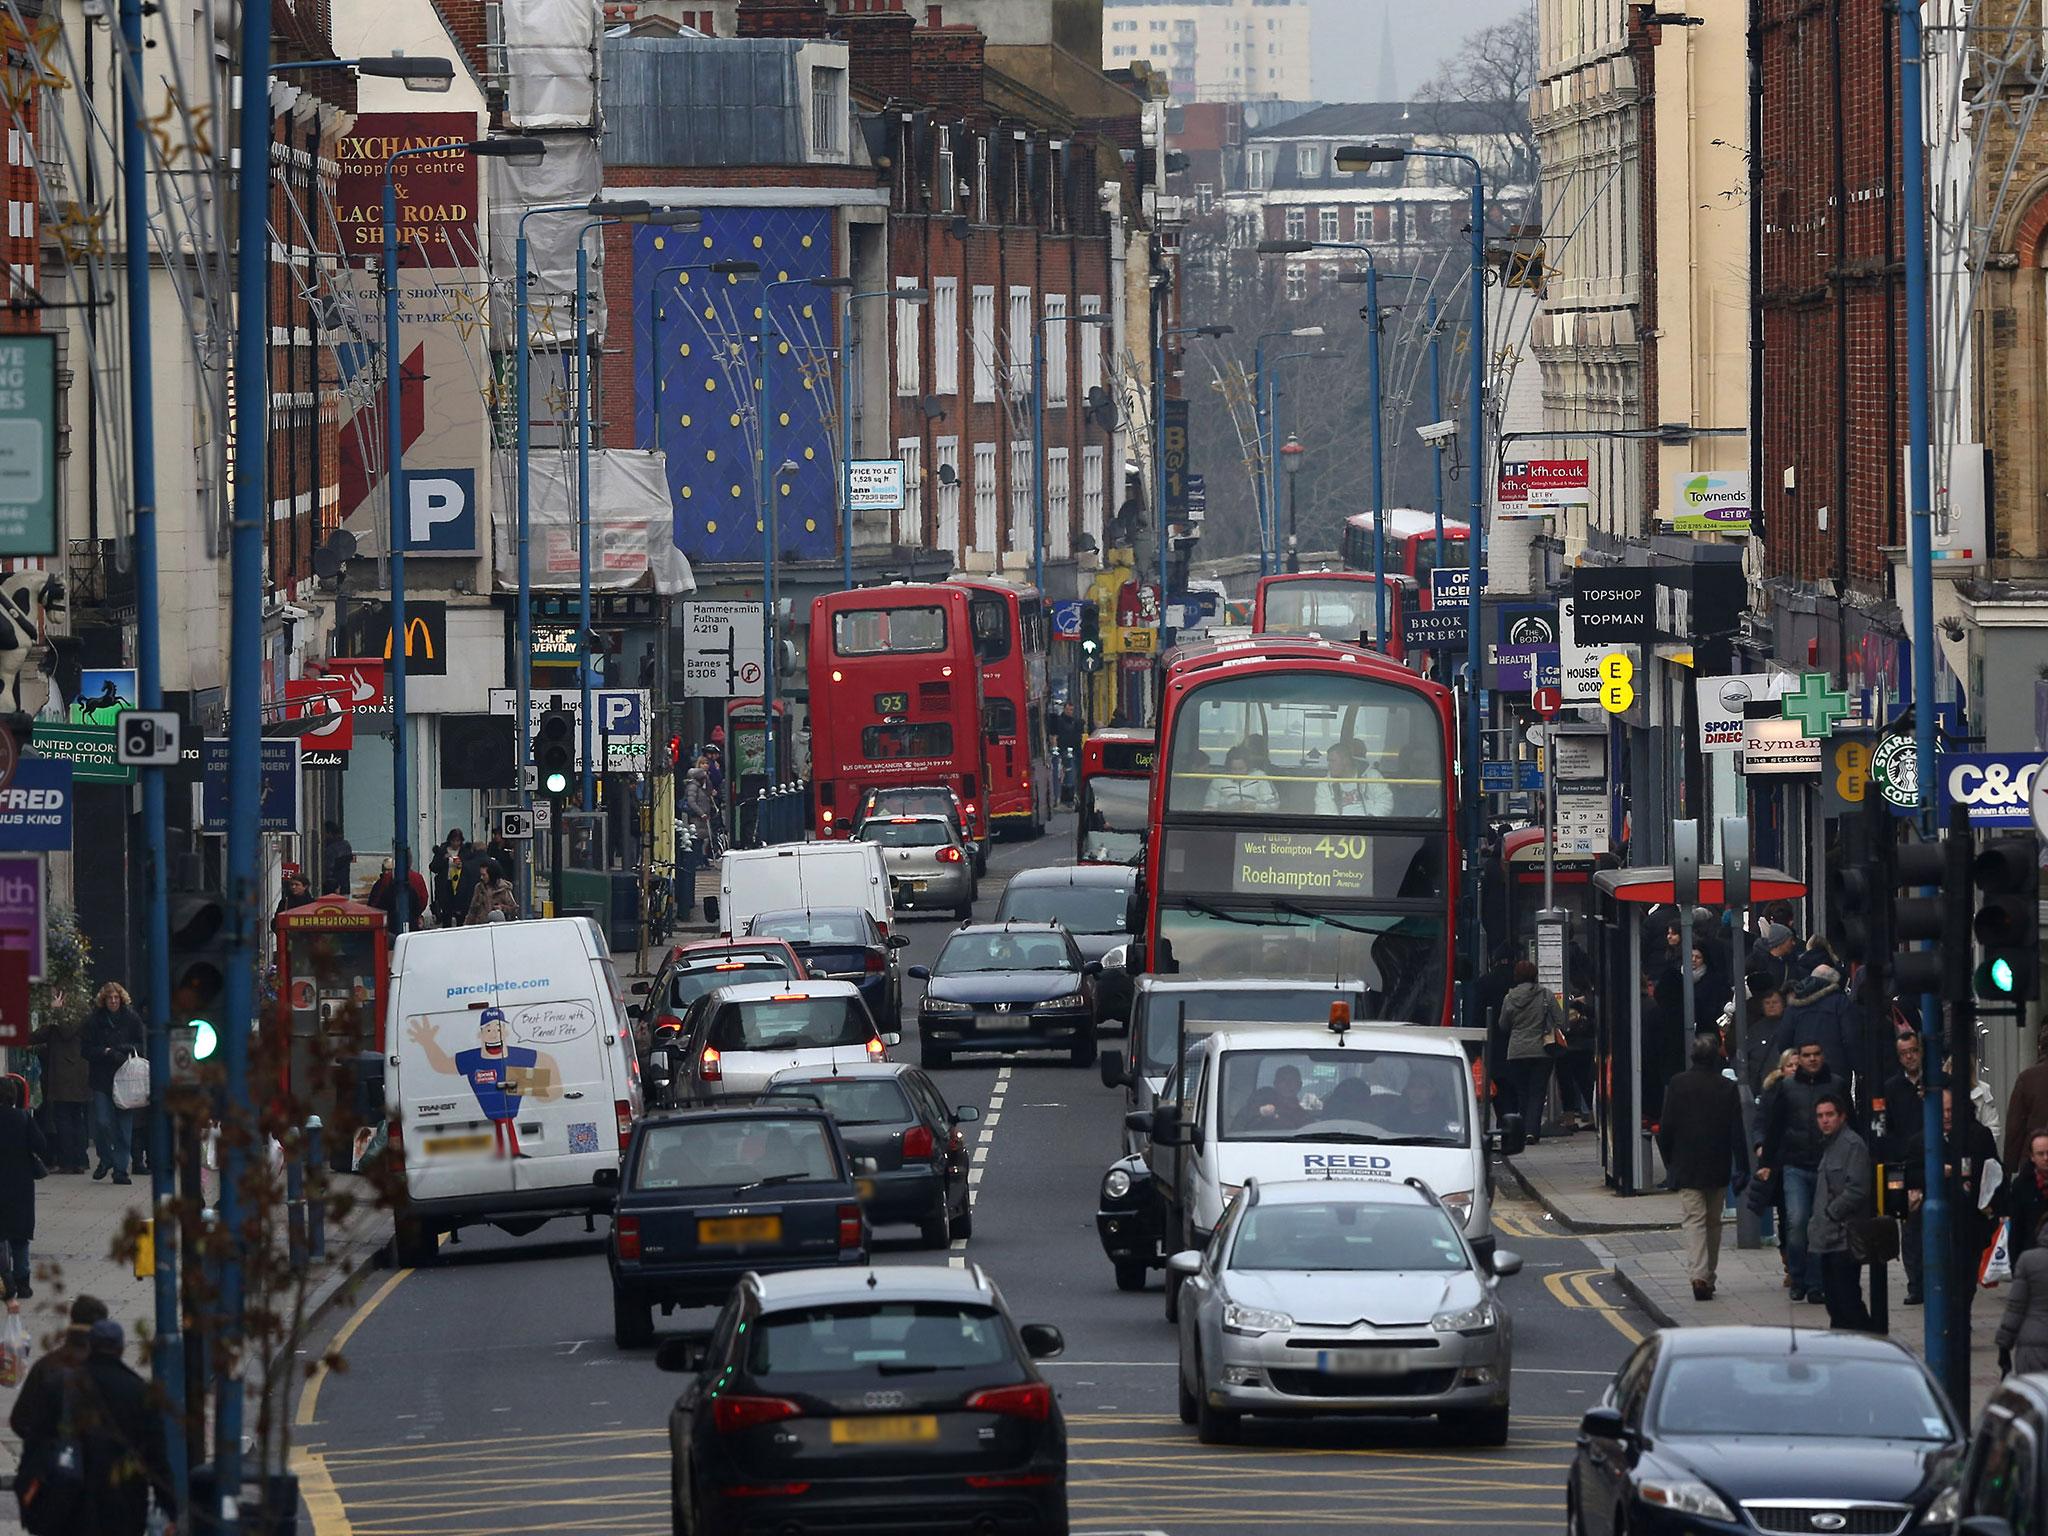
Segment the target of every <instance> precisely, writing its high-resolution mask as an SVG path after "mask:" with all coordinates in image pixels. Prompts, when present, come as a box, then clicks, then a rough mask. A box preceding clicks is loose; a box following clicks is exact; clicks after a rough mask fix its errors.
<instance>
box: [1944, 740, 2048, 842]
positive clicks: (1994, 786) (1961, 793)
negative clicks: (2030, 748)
mask: <svg viewBox="0 0 2048 1536" xmlns="http://www.w3.org/2000/svg"><path fill="white" fill-rule="evenodd" d="M1938 761H1939V762H1940V764H1941V808H1942V810H1943V812H1946V811H1947V810H1948V809H1949V807H1951V806H1956V805H1960V806H1963V807H1965V808H1966V809H1967V810H1968V811H1969V813H1970V825H1971V826H1973V827H2025V826H2027V825H2028V823H2029V820H2030V813H2029V804H2030V801H2031V800H2032V797H2033V793H2034V779H2035V776H2036V775H2037V774H2038V773H2039V772H2040V771H2041V760H2040V759H2039V758H2038V757H2035V756H2033V755H2032V754H2031V753H2026V752H1958V753H1952V754H1947V755H1944V756H1943V757H1941V758H1940V759H1938Z"/></svg>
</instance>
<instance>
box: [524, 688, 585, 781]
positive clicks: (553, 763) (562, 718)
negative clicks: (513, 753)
mask: <svg viewBox="0 0 2048 1536" xmlns="http://www.w3.org/2000/svg"><path fill="white" fill-rule="evenodd" d="M533 766H534V773H535V776H536V777H537V778H538V779H539V781H540V787H541V792H542V793H543V794H549V795H565V794H567V793H568V792H569V782H570V780H572V779H573V778H575V776H576V716H575V715H574V714H572V713H570V712H569V711H568V710H566V709H564V708H562V706H561V705H559V704H550V705H549V706H548V707H547V708H546V709H545V710H543V711H541V717H540V724H539V726H538V727H536V728H535V730H534V733H533Z"/></svg>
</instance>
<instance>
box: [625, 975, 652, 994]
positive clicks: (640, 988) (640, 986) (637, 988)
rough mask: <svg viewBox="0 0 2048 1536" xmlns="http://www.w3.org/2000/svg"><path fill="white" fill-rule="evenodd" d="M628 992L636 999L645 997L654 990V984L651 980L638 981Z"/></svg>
mask: <svg viewBox="0 0 2048 1536" xmlns="http://www.w3.org/2000/svg"><path fill="white" fill-rule="evenodd" d="M626 990H627V991H629V992H631V993H632V994H633V995H634V996H635V997H645V996H646V995H647V994H648V993H650V992H652V991H653V990H654V982H653V981H652V979H649V980H647V981H636V982H634V983H633V985H632V986H630V987H628V988H627V989H626Z"/></svg>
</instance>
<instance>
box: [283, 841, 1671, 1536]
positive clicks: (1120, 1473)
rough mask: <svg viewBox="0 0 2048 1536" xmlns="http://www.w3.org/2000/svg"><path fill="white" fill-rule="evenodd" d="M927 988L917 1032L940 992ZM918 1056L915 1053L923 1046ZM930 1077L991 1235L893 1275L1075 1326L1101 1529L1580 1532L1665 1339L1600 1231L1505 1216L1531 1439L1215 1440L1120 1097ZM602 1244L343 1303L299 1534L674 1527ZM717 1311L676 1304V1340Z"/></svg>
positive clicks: (1080, 1439)
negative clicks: (1567, 1506)
mask: <svg viewBox="0 0 2048 1536" xmlns="http://www.w3.org/2000/svg"><path fill="white" fill-rule="evenodd" d="M1072 857H1073V822H1072V821H1071V819H1070V818H1067V817H1064V816H1062V817H1061V818H1060V819H1059V821H1057V822H1056V823H1055V825H1054V827H1053V829H1052V831H1051V832H1050V833H1049V834H1048V835H1047V836H1046V837H1044V838H1042V839H1039V840H1038V841H1035V842H1002V843H998V844H997V845H996V848H995V850H994V852H993V856H992V865H991V869H990V872H989V876H988V877H987V878H985V879H984V880H983V882H982V900H981V903H980V905H979V907H978V908H977V915H978V916H982V917H986V916H988V915H989V914H990V913H991V912H992V911H993V908H994V903H995V900H996V896H997V893H998V892H999V890H1000V889H1001V887H1002V885H1003V883H1004V881H1005V880H1006V879H1007V878H1008V876H1009V875H1011V874H1013V873H1015V872H1016V871H1017V870H1019V869H1023V868H1030V867H1035V866H1042V865H1049V864H1053V863H1057V862H1061V861H1065V860H1068V859H1071V858H1072ZM952 928H953V924H952V922H951V920H950V919H929V918H923V917H913V918H908V919H906V920H905V921H904V922H903V924H902V927H901V930H900V931H901V932H903V933H904V934H906V935H907V936H908V937H909V939H910V947H909V948H908V949H906V950H905V951H903V956H902V958H903V962H904V964H905V965H906V966H907V965H912V964H918V963H926V962H929V961H930V960H931V959H932V958H933V957H934V956H935V955H936V953H937V951H938V949H939V946H940V945H941V943H943V941H944V939H945V937H946V935H947V934H949V933H950V932H951V931H952ZM905 994H906V996H905V1012H906V1015H907V1016H909V1017H911V1018H913V1019H914V1017H915V1009H916V1003H917V984H916V983H915V982H909V983H906V987H905ZM1112 1038H1113V1037H1112ZM901 1054H903V1055H906V1056H908V1057H909V1058H910V1059H912V1060H914V1059H915V1044H914V1034H913V1036H912V1038H911V1040H910V1041H908V1042H906V1046H905V1047H904V1048H903V1050H902V1052H901ZM932 1076H933V1079H934V1081H935V1082H936V1083H937V1084H938V1086H939V1089H940V1091H941V1093H943V1094H944V1095H945V1096H946V1098H947V1100H948V1101H949V1102H951V1103H954V1104H973V1105H975V1106H977V1107H978V1108H979V1109H981V1111H982V1118H981V1119H980V1121H979V1122H978V1123H976V1124H975V1125H973V1126H970V1127H969V1130H970V1132H971V1134H972V1135H973V1137H974V1140H973V1147H974V1160H973V1165H972V1169H971V1172H970V1175H969V1177H970V1182H971V1185H972V1188H973V1191H974V1202H975V1205H974V1209H975V1224H974V1235H973V1236H972V1238H963V1239H958V1240H956V1241H955V1242H954V1243H953V1244H952V1245H950V1247H949V1248H948V1249H944V1250H930V1251H926V1250H922V1249H920V1248H919V1247H918V1246H917V1243H916V1234H915V1232H914V1230H913V1229H911V1228H907V1227H895V1228H891V1227H884V1228H883V1229H882V1230H881V1231H880V1233H878V1234H877V1237H878V1241H877V1243H876V1258H875V1262H876V1263H877V1264H879V1265H898V1264H948V1263H950V1264H956V1265H964V1264H976V1265H979V1266H981V1267H983V1268H984V1269H985V1270H986V1271H987V1272H988V1274H989V1275H990V1276H991V1277H992V1278H993V1279H994V1280H995V1282H996V1283H997V1284H998V1285H999V1286H1000V1287H1001V1288H1002V1291H1003V1294H1004V1297H1005V1299H1006V1301H1007V1302H1008V1303H1009V1306H1010V1309H1011V1311H1012V1312H1013V1313H1014V1314H1015V1316H1016V1317H1017V1318H1018V1319H1019V1320H1020V1321H1026V1322H1050V1323H1054V1324H1056V1325H1057V1326H1058V1327H1060V1328H1061V1329H1062V1330H1063V1331H1064V1333H1065V1335H1066V1350H1065V1352H1064V1353H1063V1354H1062V1355H1060V1356H1059V1357H1058V1358H1057V1359H1056V1360H1053V1361H1049V1362H1047V1363H1046V1365H1045V1374H1046V1376H1047V1378H1048V1379H1049V1380H1051V1381H1052V1383H1053V1386H1054V1388H1055V1391H1056V1392H1057V1394H1058V1397H1059V1401H1060V1403H1061V1407H1062V1412H1063V1413H1064V1415H1065V1417H1066V1422H1067V1428H1068V1443H1069V1463H1068V1470H1069V1477H1070V1482H1071V1502H1072V1509H1073V1529H1074V1531H1075V1532H1076V1533H1077V1536H1112V1533H1123V1536H1133V1533H1163V1536H1197V1533H1206V1532H1228V1533H1231V1536H1239V1533H1263V1532H1285V1533H1287V1536H1337V1533H1339V1532H1344V1533H1352V1532H1361V1531H1363V1532H1384V1533H1386V1536H1413V1533H1415V1532H1416V1531H1419V1530H1425V1529H1435V1528H1449V1529H1459V1530H1486V1531H1489V1532H1496V1533H1510V1532H1512V1533H1516V1536H1520V1533H1522V1532H1529V1533H1541V1536H1551V1533H1553V1532H1555V1531H1556V1530H1558V1529H1559V1528H1560V1526H1561V1525H1562V1523H1563V1515H1564V1474H1565V1468H1566V1466H1567V1464H1568V1463H1569V1462H1570V1460H1571V1456H1572V1450H1573V1443H1572V1442H1573V1435H1574V1432H1575V1430H1576V1428H1577V1425H1578V1421H1579V1417H1580V1415H1581V1414H1582V1413H1583V1412H1584V1410H1585V1409H1586V1408H1587V1407H1589V1406H1591V1405H1592V1404H1593V1403H1594V1402H1595V1401H1597V1400H1598V1397H1599V1395H1600V1393H1601V1391H1602V1390H1603V1389H1604V1388H1605V1386H1606V1383H1607V1381H1608V1378H1609V1377H1610V1375H1611V1374H1612V1372H1613V1371H1614V1370H1615V1368H1616V1367H1617V1366H1619V1364H1620V1363H1621V1362H1622V1360H1623V1359H1625V1358H1626V1356H1627V1354H1628V1351H1629V1350H1630V1348H1631V1347H1632V1346H1633V1345H1634V1344H1635V1343H1636V1342H1637V1341H1639V1340H1640V1339H1641V1338H1642V1337H1643V1336H1644V1335H1645V1334H1646V1333H1647V1332H1648V1330H1649V1329H1650V1328H1651V1327H1652V1326H1653V1324H1652V1323H1651V1321H1650V1319H1649V1318H1648V1317H1647V1316H1646V1315H1645V1314H1644V1313H1643V1312H1642V1311H1641V1310H1640V1309H1639V1308H1638V1307H1637V1306H1636V1305H1635V1304H1634V1303H1632V1302H1631V1301H1630V1300H1629V1298H1628V1297H1627V1296H1626V1295H1624V1294H1623V1293H1622V1292H1621V1291H1620V1289H1619V1288H1618V1287H1617V1286H1616V1285H1615V1284H1614V1281H1613V1279H1612V1277H1611V1276H1610V1274H1609V1273H1608V1265H1607V1264H1606V1263H1605V1262H1604V1261H1603V1260H1602V1259H1600V1258H1599V1257H1598V1256H1596V1254H1595V1253H1594V1252H1593V1250H1592V1247H1591V1240H1589V1239H1585V1238H1581V1237H1579V1236H1577V1235H1575V1234H1573V1233H1571V1232H1569V1231H1566V1230H1564V1229H1563V1227H1562V1224H1560V1223H1557V1222H1555V1221H1553V1220H1550V1219H1549V1218H1548V1217H1547V1216H1546V1214H1545V1212H1544V1211H1543V1210H1542V1208H1541V1207H1540V1206H1538V1205H1536V1204H1535V1203H1534V1202H1533V1201H1528V1200H1526V1199H1523V1198H1520V1197H1517V1196H1514V1195H1512V1194H1509V1193H1506V1192H1504V1199H1503V1201H1502V1202H1501V1203H1500V1204H1499V1205H1498V1206H1497V1207H1496V1218H1495V1219H1496V1221H1497V1223H1498V1224H1499V1226H1500V1228H1501V1232H1502V1235H1503V1242H1504V1243H1510V1244H1511V1245H1512V1247H1513V1248H1514V1250H1515V1251H1516V1252H1518V1253H1520V1254H1521V1255H1522V1258H1523V1262H1524V1268H1523V1272H1522V1273H1521V1274H1519V1275H1517V1276H1515V1277H1513V1278H1512V1279H1509V1280H1507V1281H1504V1282H1503V1285H1502V1296H1503V1298H1504V1300H1505V1301H1506V1303H1507V1305H1508V1307H1509V1308H1510V1310H1511V1311H1512V1312H1513V1314H1514V1319H1515V1324H1514V1326H1515V1351H1516V1353H1515V1366H1514V1392H1515V1400H1514V1423H1513V1430H1512V1440H1511V1442H1510V1444H1509V1445H1508V1446H1507V1447H1505V1448H1502V1449H1499V1450H1490V1449H1489V1450H1475V1449H1474V1448H1472V1447H1469V1446H1462V1445H1455V1444H1451V1443H1449V1442H1448V1441H1447V1439H1446V1437H1445V1435H1444V1434H1443V1432H1442V1430H1441V1429H1440V1428H1439V1427H1438V1426H1437V1425H1436V1424H1435V1423H1433V1422H1431V1421H1428V1420H1420V1421H1406V1420H1398V1419H1379V1420H1366V1421H1344V1420H1315V1421H1311V1422H1307V1423H1292V1422H1286V1421H1270V1420H1257V1419H1255V1420H1252V1421H1249V1422H1248V1424H1247V1426H1246V1433H1245V1435H1244V1437H1243V1440H1242V1442H1241V1443H1239V1444H1237V1445H1231V1446H1204V1445H1202V1444H1200V1443H1199V1442H1198V1441H1197V1439H1196V1437H1195V1433H1194V1431H1193V1430H1192V1429H1191V1428H1189V1427H1187V1426H1185V1425H1183V1424H1181V1422H1180V1421H1179V1418H1178V1416H1177V1414H1176V1412H1175V1402H1174V1372H1175V1369H1176V1360H1177V1344H1176V1339H1175V1333H1174V1329H1173V1327H1172V1326H1171V1325H1170V1324H1168V1323H1167V1321H1166V1319H1165V1315H1164V1309H1163V1305H1162V1301H1163V1297H1162V1290H1161V1286H1160V1283H1159V1277H1158V1276H1157V1274H1155V1275H1154V1276H1153V1278H1152V1283H1151V1284H1150V1285H1149V1286H1148V1287H1147V1288H1146V1289H1145V1290H1144V1291H1142V1292H1137V1293H1125V1292H1120V1291H1118V1290H1117V1289H1116V1284H1115V1277H1114V1275H1113V1273H1112V1271H1111V1269H1110V1266H1109V1263H1108V1261H1107V1260H1106V1259H1105V1258H1104V1257H1103V1256H1102V1251H1101V1248H1100V1246H1099V1244H1098V1242H1097V1239H1096V1235H1095V1223H1094V1213H1095V1208H1096V1201H1097V1196H1098V1193H1099V1190H1100V1186H1101V1180H1102V1175H1103V1172H1104V1170H1105V1169H1106V1168H1107V1167H1108V1165H1109V1164H1110V1162H1111V1161H1112V1160H1113V1159H1114V1158H1115V1157H1116V1155H1117V1153H1118V1151H1119V1146H1120V1141H1121V1136H1120V1112H1121V1106H1122V1096H1121V1094H1120V1093H1118V1092H1116V1091H1114V1090H1110V1089H1106V1088H1104V1087H1103V1086H1102V1084H1101V1082H1100V1080H1099V1078H1098V1077H1097V1075H1096V1074H1095V1072H1094V1071H1092V1070H1087V1071H1078V1070H1075V1069H1074V1068H1072V1067H1070V1066H1068V1065H1066V1064H1065V1063H1064V1062H1063V1061H1059V1060H1056V1059H1054V1058H1051V1057H1048V1056H1044V1055H1030V1056H1019V1057H1010V1058H1003V1057H995V1056H972V1055H962V1056H959V1057H956V1058H955V1062H954V1064H953V1065H951V1066H949V1067H947V1068H945V1069H943V1070H941V1071H937V1072H934V1073H933V1074H932ZM603 1237H604V1227H603V1224H602V1223H600V1224H599V1226H598V1229H597V1231H596V1233H594V1234H590V1233H586V1232H585V1231H584V1229H583V1224H582V1223H581V1222H580V1221H575V1222H567V1221H558V1222H552V1223H549V1224H548V1225H547V1226H545V1227H543V1228H542V1229H540V1230H539V1231H536V1232H534V1233H531V1234H529V1235H527V1236H525V1237H521V1238H510V1237H507V1236H505V1235H504V1234H502V1233H499V1232H496V1231H494V1230H491V1229H488V1228H471V1229H468V1230H466V1231H465V1232H464V1233H463V1234H462V1241H461V1242H460V1243H455V1242H450V1243H448V1244H446V1245H445V1246H444V1247H443V1248H442V1249H441V1251H440V1253H439V1255H438V1257H437V1260H436V1262H435V1263H434V1264H433V1265H431V1266H430V1267H427V1268H424V1269H419V1270H408V1271H400V1272H396V1273H394V1274H392V1275H390V1276H388V1277H385V1278H384V1279H383V1280H382V1281H381V1282H380V1283H379V1285H378V1286H377V1287H376V1289H375V1291H374V1292H373V1293H372V1294H371V1295H370V1297H369V1298H368V1299H367V1300H366V1301H365V1302H364V1304H363V1305H362V1306H360V1307H359V1308H358V1309H357V1310H356V1311H354V1312H353V1313H351V1314H348V1315H346V1316H343V1315H342V1314H341V1313H340V1312H339V1311H337V1312H335V1313H333V1314H331V1324H332V1326H333V1327H334V1328H335V1329H336V1337H337V1338H338V1339H339V1340H340V1343H341V1347H342V1349H343V1352H344V1353H345V1355H346V1357H347V1359H348V1361H349V1362H350V1369H349V1370H347V1371H346V1372H342V1373H337V1374H335V1375H332V1376H330V1377H326V1378H325V1379H324V1380H323V1381H322V1382H321V1383H320V1384H318V1385H317V1387H316V1386H314V1385H310V1384H309V1386H308V1388H307V1390H306V1392H305V1393H304V1394H302V1396H301V1398H300V1401H299V1406H298V1411H297V1413H296V1415H295V1419H296V1422H297V1426H298V1428H297V1435H298V1444H299V1447H300V1471H301V1478H302V1484H301V1486H302V1490H303V1492H304V1495H305V1501H306V1507H307V1513H308V1517H309V1518H308V1519H307V1520H305V1521H302V1523H301V1526H300V1529H301V1530H302V1531H307V1530H310V1531H311V1532H312V1533H313V1536H351V1533H354V1532H364V1533H368V1532H371V1531H377V1532H390V1533H398V1532H403V1533H405V1536H513V1533H527V1532H531V1533H540V1532H551V1533H552V1532H561V1531H570V1530H602V1531H604V1532H605V1533H606V1536H626V1533H630V1532H646V1533H650V1536H659V1533H663V1532H666V1531H668V1530H669V1529H670V1525H669V1507H668V1499H669V1454H668V1440H667V1428H666V1420H667V1415H668V1411H669V1408H670V1405H671V1404H672V1403H673V1402H674V1401H675V1398H676V1394H677V1390H678V1388H679V1386H680V1381H679V1378H677V1377H674V1376H667V1375H664V1374H662V1373H661V1372H660V1371H659V1370H657V1369H656V1367H655V1365H654V1363H653V1360H652V1359H651V1357H650V1354H649V1352H648V1351H645V1350H620V1349H618V1348H616V1347H615V1346H614V1345H613V1342H612V1330H611V1309H610V1283H609V1279H608V1276H607V1273H606V1269H605V1260H604V1255H603V1249H602V1241H603ZM710 1321H711V1314H710V1313H709V1312H703V1313H679V1314H676V1315H675V1316H673V1317H667V1318H661V1319H659V1320H658V1328H659V1330H660V1332H661V1334H662V1335H664V1336H667V1335H670V1334H673V1333H675V1332H677V1331H679V1330H684V1329H690V1330H697V1329H702V1328H705V1327H707V1326H708V1325H709V1323H710Z"/></svg>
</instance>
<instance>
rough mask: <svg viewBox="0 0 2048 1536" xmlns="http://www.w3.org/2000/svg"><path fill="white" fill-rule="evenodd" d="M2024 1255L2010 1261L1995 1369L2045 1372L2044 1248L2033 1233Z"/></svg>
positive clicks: (2047, 1301) (2047, 1266)
mask: <svg viewBox="0 0 2048 1536" xmlns="http://www.w3.org/2000/svg"><path fill="white" fill-rule="evenodd" d="M2031 1235H2032V1237H2033V1239H2034V1240H2033V1242H2032V1243H2031V1244H2030V1245H2029V1246H2028V1248H2027V1250H2026V1252H2024V1253H2022V1254H2020V1255H2019V1256H2018V1257H2017V1258H2015V1259H2014V1260H2013V1261H2012V1286H2011V1289H2010V1290H2008V1291H2007V1292H2006V1295H2005V1315H2004V1316H2003V1317H2002V1318H2000V1319H1999V1322H1998V1333H1997V1342H1998V1370H1999V1374H2000V1375H2005V1374H2007V1373H2009V1372H2012V1371H2019V1372H2021V1373H2023V1374H2024V1373H2027V1372H2031V1371H2048V1247H2044V1246H2042V1244H2041V1241H2040V1233H2039V1231H2038V1230H2037V1231H2036V1232H2034V1233H2033V1234H2031Z"/></svg>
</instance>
